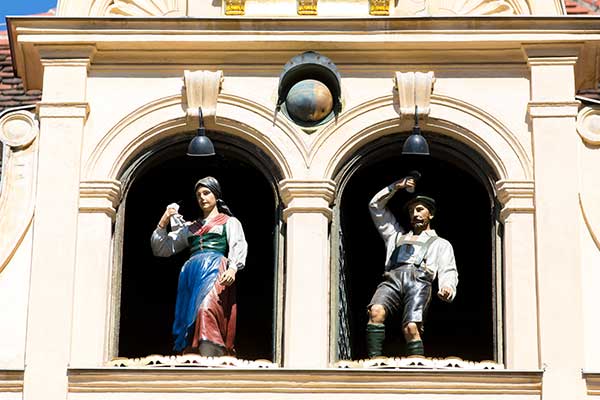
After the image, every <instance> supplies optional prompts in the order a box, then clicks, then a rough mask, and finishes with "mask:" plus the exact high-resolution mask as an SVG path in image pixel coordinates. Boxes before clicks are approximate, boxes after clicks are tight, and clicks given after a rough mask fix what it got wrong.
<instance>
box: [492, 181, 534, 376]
mask: <svg viewBox="0 0 600 400" xmlns="http://www.w3.org/2000/svg"><path fill="white" fill-rule="evenodd" d="M496 189H497V192H498V199H499V200H500V202H501V203H502V210H501V211H500V220H501V221H502V222H503V223H504V254H503V257H504V334H505V336H504V341H505V346H504V348H505V350H506V361H505V363H506V366H507V367H508V368H509V369H535V368H537V367H538V363H539V353H538V324H537V291H536V290H533V289H534V288H535V287H536V269H535V251H534V246H533V243H534V242H535V235H534V211H535V207H534V203H533V195H534V185H533V182H532V181H512V180H501V181H498V182H496Z"/></svg>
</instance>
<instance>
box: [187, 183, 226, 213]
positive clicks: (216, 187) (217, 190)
mask: <svg viewBox="0 0 600 400" xmlns="http://www.w3.org/2000/svg"><path fill="white" fill-rule="evenodd" d="M200 186H202V187H205V188H207V189H208V190H210V191H211V192H212V193H213V194H214V195H215V198H216V199H217V210H219V212H222V213H223V214H227V215H229V216H230V217H233V213H232V212H231V210H230V209H229V207H227V204H225V202H224V201H223V199H221V196H222V195H223V192H222V191H221V185H220V184H219V181H218V180H216V179H215V178H213V177H212V176H207V177H205V178H202V179H200V180H199V181H198V182H196V186H194V193H197V192H198V188H199V187H200Z"/></svg>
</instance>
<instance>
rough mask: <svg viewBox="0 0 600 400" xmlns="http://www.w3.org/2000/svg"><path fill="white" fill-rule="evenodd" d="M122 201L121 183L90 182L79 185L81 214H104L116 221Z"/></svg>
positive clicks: (108, 181)
mask: <svg viewBox="0 0 600 400" xmlns="http://www.w3.org/2000/svg"><path fill="white" fill-rule="evenodd" d="M120 201H121V182H119V181H117V180H112V179H108V180H89V181H82V182H81V183H80V185H79V212H80V213H104V214H106V215H108V216H109V217H110V218H111V219H112V220H114V219H115V216H116V209H117V206H118V205H119V203H120Z"/></svg>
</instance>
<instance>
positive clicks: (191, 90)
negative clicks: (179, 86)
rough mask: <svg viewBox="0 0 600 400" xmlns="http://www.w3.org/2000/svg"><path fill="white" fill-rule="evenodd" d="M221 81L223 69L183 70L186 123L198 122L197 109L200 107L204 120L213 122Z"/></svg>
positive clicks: (215, 115)
mask: <svg viewBox="0 0 600 400" xmlns="http://www.w3.org/2000/svg"><path fill="white" fill-rule="evenodd" d="M222 83H223V71H189V70H186V71H185V72H184V85H185V86H184V92H185V100H186V104H185V109H186V115H187V120H188V124H197V123H198V117H199V114H198V109H199V108H202V113H203V114H204V115H203V116H204V122H205V123H207V124H214V123H215V122H216V117H217V101H218V98H219V93H220V92H221V85H222Z"/></svg>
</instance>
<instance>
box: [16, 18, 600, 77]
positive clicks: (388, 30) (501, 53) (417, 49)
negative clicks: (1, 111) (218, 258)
mask: <svg viewBox="0 0 600 400" xmlns="http://www.w3.org/2000/svg"><path fill="white" fill-rule="evenodd" d="M599 23H600V19H599V18H596V17H586V18H581V17H570V18H568V19H567V18H564V17H524V16H519V17H436V18H420V17H380V18H376V19H375V18H313V19H306V18H246V17H244V18H237V17H233V18H232V17H215V18H159V17H153V18H101V19H99V18H34V17H13V18H9V23H8V28H9V34H10V40H11V45H12V47H13V50H14V51H13V54H14V59H15V66H16V67H17V73H18V74H19V75H20V76H22V77H23V78H24V79H25V80H26V82H27V83H28V86H29V87H30V88H34V87H36V86H39V85H41V76H40V74H41V70H42V69H41V68H40V66H39V64H40V63H41V61H40V57H41V55H40V53H39V49H40V48H48V49H52V48H53V47H56V46H58V47H60V48H62V50H61V51H64V52H68V51H67V50H68V48H69V47H73V48H76V49H81V48H86V46H87V47H88V48H92V49H95V50H94V51H95V53H94V52H92V53H93V59H92V68H93V66H94V65H99V66H106V65H119V64H122V65H123V64H124V65H154V64H161V65H165V64H168V65H175V64H178V65H181V70H183V69H185V68H189V66H191V65H193V66H194V68H196V69H197V68H207V69H208V66H210V65H220V67H219V68H223V69H226V68H225V67H226V66H227V65H240V64H242V65H246V64H249V61H251V62H253V63H256V64H260V65H272V64H277V65H279V64H284V63H285V62H286V61H287V60H288V59H289V57H290V56H292V55H294V54H297V53H298V52H300V51H304V50H306V49H307V48H311V49H313V50H315V51H324V52H328V54H331V55H332V56H334V57H335V61H336V64H338V65H342V66H343V64H345V63H347V64H352V65H354V64H356V63H357V62H356V61H357V59H360V60H362V59H365V60H368V61H369V63H371V62H373V63H376V64H381V65H388V64H393V63H396V64H399V63H400V64H431V63H434V64H436V65H439V64H440V63H441V64H465V65H469V64H477V63H482V62H483V63H485V62H488V63H494V64H502V63H509V64H515V65H525V63H526V59H527V55H526V54H524V52H523V46H525V45H528V46H529V44H530V43H533V44H535V45H536V46H538V47H539V46H541V47H548V48H550V49H551V50H550V53H552V51H554V50H553V49H555V48H556V44H557V42H558V43H559V44H560V45H561V46H563V47H567V48H579V47H581V44H582V43H584V42H585V43H588V44H589V45H593V43H594V42H596V43H599V42H600V30H598V26H599ZM40 46H41V47H40ZM398 50H401V51H398ZM198 52H202V63H203V64H202V65H199V64H198V62H199V59H198V57H197V54H198ZM254 52H256V55H254V56H252V55H253V54H254ZM582 54H583V53H582ZM455 55H456V57H455ZM390 56H392V57H393V59H389V57H390ZM90 57H91V55H90ZM559 58H561V59H562V60H563V61H564V60H565V58H564V57H562V55H561V57H559ZM165 60H168V61H165ZM205 60H206V61H205ZM415 60H416V61H415ZM440 60H443V62H441V61H440ZM548 60H549V59H548V58H546V62H547V61H548ZM582 73H585V71H582ZM590 73H593V71H590Z"/></svg>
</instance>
